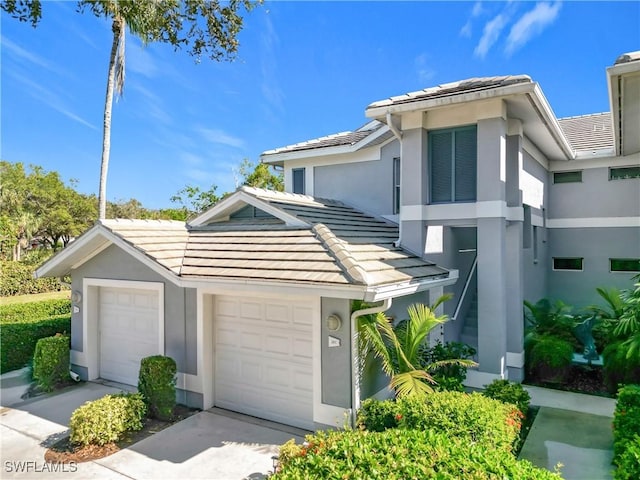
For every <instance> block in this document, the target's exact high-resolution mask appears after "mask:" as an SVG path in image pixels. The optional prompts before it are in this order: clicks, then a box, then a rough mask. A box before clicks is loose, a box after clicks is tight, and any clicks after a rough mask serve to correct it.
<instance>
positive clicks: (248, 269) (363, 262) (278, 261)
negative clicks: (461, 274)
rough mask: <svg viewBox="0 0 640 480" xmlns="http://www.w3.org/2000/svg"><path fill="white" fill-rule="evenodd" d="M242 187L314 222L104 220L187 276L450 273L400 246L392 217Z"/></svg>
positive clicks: (298, 278)
mask: <svg viewBox="0 0 640 480" xmlns="http://www.w3.org/2000/svg"><path fill="white" fill-rule="evenodd" d="M240 191H242V192H245V193H247V194H249V195H251V196H252V197H254V198H255V199H257V200H259V201H261V202H264V203H265V204H268V205H270V206H271V207H272V209H273V208H275V209H277V211H282V212H283V213H286V214H289V215H291V216H294V217H296V218H298V219H300V220H302V221H303V222H304V223H305V224H306V225H308V226H307V227H300V226H295V227H292V226H288V225H286V224H285V223H284V222H281V221H277V219H274V218H261V217H257V218H254V219H252V220H248V219H246V218H243V219H241V220H235V219H229V218H227V217H225V220H223V221H218V222H211V223H208V224H206V225H203V226H186V225H185V224H184V223H181V222H168V221H167V222H161V221H138V220H133V221H132V220H105V221H103V222H102V223H103V225H104V226H105V227H106V228H108V229H109V230H111V231H112V232H113V233H115V234H116V235H118V236H119V237H121V238H122V239H124V240H125V241H126V242H128V243H130V244H131V245H132V246H134V247H135V248H136V249H138V250H140V251H141V252H143V253H144V254H145V255H147V256H149V257H150V258H152V259H154V260H155V261H157V262H158V263H159V264H161V265H163V266H164V267H166V268H168V269H169V270H171V271H172V272H173V273H175V274H176V275H178V276H180V277H182V278H192V279H236V280H238V279H244V280H253V281H281V282H288V283H291V282H293V283H302V284H317V285H338V286H339V285H361V286H382V285H391V284H397V283H402V284H405V283H414V282H422V281H428V280H431V279H436V278H444V277H447V276H448V274H449V272H448V270H446V269H444V268H441V267H438V266H437V265H435V264H433V263H430V262H426V261H424V260H422V259H420V258H419V257H416V256H415V255H412V254H410V253H407V252H405V251H403V250H402V249H401V248H398V247H395V246H394V242H395V241H396V240H397V238H398V227H397V225H395V224H392V223H389V222H387V221H386V220H384V219H379V218H376V217H373V216H371V215H368V214H366V213H363V212H360V211H358V210H356V209H354V208H352V207H349V206H348V205H345V204H343V203H341V202H337V201H333V200H326V199H319V198H313V197H309V196H306V195H295V194H289V193H281V192H272V191H268V190H262V189H255V188H247V187H243V188H242V189H241V190H240ZM214 208H215V207H214ZM258 208H259V207H258ZM274 220H275V221H274Z"/></svg>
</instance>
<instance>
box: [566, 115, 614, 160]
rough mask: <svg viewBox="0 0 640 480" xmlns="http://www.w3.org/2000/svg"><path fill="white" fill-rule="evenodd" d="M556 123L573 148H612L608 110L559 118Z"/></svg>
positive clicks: (611, 132) (611, 125)
mask: <svg viewBox="0 0 640 480" xmlns="http://www.w3.org/2000/svg"><path fill="white" fill-rule="evenodd" d="M558 123H559V124H560V128H562V131H563V132H564V135H565V137H567V140H569V143H570V144H571V147H573V149H574V150H577V151H580V150H596V149H600V148H613V123H612V121H611V114H610V113H608V112H606V113H594V114H592V115H582V116H579V117H567V118H560V119H558Z"/></svg>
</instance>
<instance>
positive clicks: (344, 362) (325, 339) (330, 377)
mask: <svg viewBox="0 0 640 480" xmlns="http://www.w3.org/2000/svg"><path fill="white" fill-rule="evenodd" d="M321 310H322V315H321V319H322V329H321V342H322V360H321V362H322V403H326V404H327V405H335V406H336V407H343V408H350V407H351V368H350V367H351V321H350V320H351V302H350V301H349V300H346V299H342V298H325V297H323V298H322V299H321ZM329 315H337V316H338V317H340V319H341V320H342V326H341V327H340V329H339V330H337V331H334V332H332V331H329V330H328V329H327V325H326V319H327V317H328V316H329ZM329 337H333V338H334V339H335V338H337V339H338V340H339V341H340V345H339V346H334V347H330V346H329Z"/></svg>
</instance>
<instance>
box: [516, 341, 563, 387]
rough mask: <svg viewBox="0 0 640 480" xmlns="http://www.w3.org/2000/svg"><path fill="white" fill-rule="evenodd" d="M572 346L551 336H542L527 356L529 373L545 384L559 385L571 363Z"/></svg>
mask: <svg viewBox="0 0 640 480" xmlns="http://www.w3.org/2000/svg"><path fill="white" fill-rule="evenodd" d="M573 351H574V348H573V345H572V344H571V343H569V342H568V341H567V340H564V339H562V338H558V337H554V336H552V335H542V336H540V337H539V338H537V340H536V341H535V343H534V344H533V346H532V347H531V350H530V351H529V355H528V358H527V360H528V363H529V372H530V373H533V374H534V375H536V376H537V377H538V378H539V379H540V380H542V381H546V382H554V383H561V382H562V381H563V380H564V378H565V376H566V374H567V371H568V368H569V367H570V366H571V362H572V361H573Z"/></svg>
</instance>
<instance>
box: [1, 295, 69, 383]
mask: <svg viewBox="0 0 640 480" xmlns="http://www.w3.org/2000/svg"><path fill="white" fill-rule="evenodd" d="M70 312H71V302H70V301H69V300H65V299H61V300H44V301H40V302H32V303H20V304H12V305H2V306H0V325H1V328H0V373H5V372H9V371H11V370H16V369H18V368H22V367H24V366H25V365H26V364H27V363H28V362H29V361H30V360H31V359H32V358H33V354H34V350H35V347H36V342H37V341H38V340H39V339H41V338H45V337H52V336H54V335H55V334H56V333H69V332H70V331H71V313H70Z"/></svg>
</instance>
